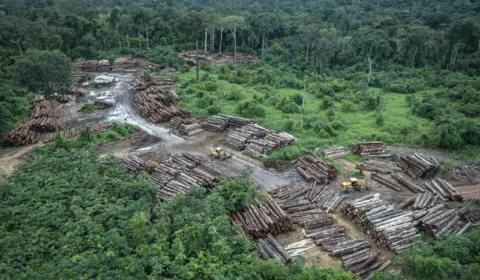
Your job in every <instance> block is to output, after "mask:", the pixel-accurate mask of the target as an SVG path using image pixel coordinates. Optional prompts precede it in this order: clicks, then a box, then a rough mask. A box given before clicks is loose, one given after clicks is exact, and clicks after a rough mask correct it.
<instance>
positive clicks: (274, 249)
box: [255, 234, 292, 263]
mask: <svg viewBox="0 0 480 280" xmlns="http://www.w3.org/2000/svg"><path fill="white" fill-rule="evenodd" d="M255 248H256V249H257V252H258V253H259V254H260V256H261V257H262V259H264V260H269V259H279V260H281V261H282V262H283V263H289V262H291V261H292V257H291V256H290V255H289V254H288V253H287V251H286V250H285V249H284V248H283V247H282V245H280V243H278V241H277V240H276V239H275V238H274V237H273V236H272V235H271V234H267V236H266V237H265V238H259V239H258V240H257V241H256V243H255Z"/></svg>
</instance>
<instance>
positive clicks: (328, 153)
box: [322, 146, 349, 159]
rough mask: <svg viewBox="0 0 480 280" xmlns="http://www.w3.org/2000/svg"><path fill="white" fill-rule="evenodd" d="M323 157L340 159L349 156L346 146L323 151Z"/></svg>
mask: <svg viewBox="0 0 480 280" xmlns="http://www.w3.org/2000/svg"><path fill="white" fill-rule="evenodd" d="M322 153H323V155H324V156H325V157H328V158H333V159H338V158H343V157H344V156H346V155H348V153H349V152H348V150H347V148H345V147H344V146H334V147H330V148H328V149H324V150H323V151H322Z"/></svg>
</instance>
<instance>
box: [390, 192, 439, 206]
mask: <svg viewBox="0 0 480 280" xmlns="http://www.w3.org/2000/svg"><path fill="white" fill-rule="evenodd" d="M437 202H438V196H437V195H435V194H433V193H431V192H429V191H426V192H424V193H420V194H417V195H415V196H410V197H407V198H405V200H403V201H402V202H401V203H400V204H398V205H397V209H404V208H407V207H409V206H411V207H412V208H414V209H424V208H427V207H433V206H435V205H436V204H437Z"/></svg>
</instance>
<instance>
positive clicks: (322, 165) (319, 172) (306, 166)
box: [295, 156, 337, 184]
mask: <svg viewBox="0 0 480 280" xmlns="http://www.w3.org/2000/svg"><path fill="white" fill-rule="evenodd" d="M295 165H296V169H297V172H298V173H299V174H300V175H302V177H303V178H305V179H306V180H307V181H309V182H318V183H322V184H328V182H329V181H330V180H334V179H335V178H337V169H336V168H335V166H334V165H333V164H332V163H330V162H329V161H327V160H325V159H323V158H320V157H317V156H304V157H302V158H300V159H299V160H297V162H296V164H295Z"/></svg>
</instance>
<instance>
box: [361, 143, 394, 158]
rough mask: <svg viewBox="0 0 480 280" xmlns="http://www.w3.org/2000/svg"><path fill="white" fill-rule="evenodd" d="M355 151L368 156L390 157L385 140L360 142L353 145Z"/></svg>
mask: <svg viewBox="0 0 480 280" xmlns="http://www.w3.org/2000/svg"><path fill="white" fill-rule="evenodd" d="M352 149H353V153H354V154H356V155H361V156H366V157H390V155H389V154H387V153H386V152H387V150H386V149H385V144H384V143H383V142H359V143H355V144H353V146H352Z"/></svg>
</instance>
